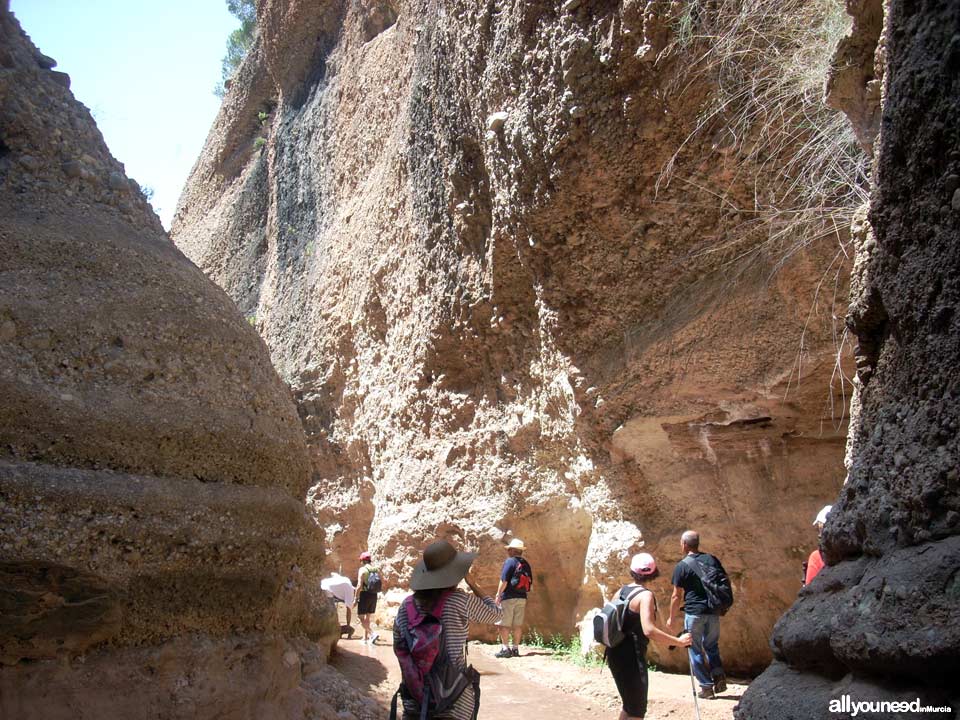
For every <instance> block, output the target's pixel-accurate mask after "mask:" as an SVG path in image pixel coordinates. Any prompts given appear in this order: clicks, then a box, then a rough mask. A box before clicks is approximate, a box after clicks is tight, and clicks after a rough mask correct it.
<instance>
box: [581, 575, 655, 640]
mask: <svg viewBox="0 0 960 720" xmlns="http://www.w3.org/2000/svg"><path fill="white" fill-rule="evenodd" d="M644 590H646V588H645V587H643V586H642V585H637V587H636V588H634V590H633V592H631V593H630V594H629V595H627V597H625V598H624V597H621V596H622V594H623V593H622V591H621V593H620V595H618V596H617V597H616V598H615V599H614V600H613V602H608V603H606V604H605V605H604V606H603V610H601V611H600V612H599V613H597V615H596V616H594V618H593V639H594V640H595V641H596V642H598V643H600V644H601V645H603V646H604V647H606V648H613V647H616V646H617V645H619V644H620V643H622V642H623V639H624V638H625V637H626V636H627V635H626V633H625V632H624V631H623V621H624V618H625V617H626V616H627V607H628V606H629V605H630V603H631V602H632V601H633V599H634V598H635V597H636V596H637V595H639V594H640V593H642V592H643V591H644Z"/></svg>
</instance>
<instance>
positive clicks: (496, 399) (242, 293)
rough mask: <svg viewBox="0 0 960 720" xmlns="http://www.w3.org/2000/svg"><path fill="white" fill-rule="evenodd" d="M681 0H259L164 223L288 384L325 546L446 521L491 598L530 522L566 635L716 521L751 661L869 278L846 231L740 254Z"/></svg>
mask: <svg viewBox="0 0 960 720" xmlns="http://www.w3.org/2000/svg"><path fill="white" fill-rule="evenodd" d="M680 5H682V4H676V3H674V4H671V3H658V2H646V3H645V2H623V3H577V2H567V3H553V2H551V3H544V2H529V1H528V0H523V1H520V0H517V1H516V2H503V3H499V4H498V5H497V6H496V8H494V7H493V6H492V5H490V4H489V3H481V2H466V1H463V2H453V3H430V2H421V1H416V0H412V1H410V2H393V1H392V0H370V1H366V0H365V1H364V2H356V3H346V2H328V3H322V4H320V5H319V6H317V5H316V4H310V3H303V2H295V1H293V0H270V1H269V2H264V3H261V4H260V6H259V7H258V24H259V26H260V29H261V32H260V37H259V40H258V41H257V44H256V45H255V46H254V48H253V50H252V51H251V53H250V55H249V56H248V58H247V60H246V62H245V63H244V65H243V67H242V68H241V69H240V71H239V73H238V75H237V77H236V78H235V80H234V82H233V84H232V87H231V90H230V93H229V95H228V96H227V98H226V100H225V103H224V106H223V109H222V111H221V113H220V116H219V117H218V119H217V121H216V123H215V125H214V128H213V129H212V131H211V134H210V136H209V138H208V142H207V145H206V147H205V149H204V151H203V155H202V156H201V158H200V159H199V161H198V163H197V165H196V167H195V168H194V171H193V174H192V177H191V179H190V181H189V182H188V185H187V187H186V188H185V190H184V194H183V196H182V197H181V200H180V204H179V208H178V212H177V216H176V218H175V220H174V227H173V232H172V235H173V237H174V239H175V241H176V243H177V244H178V246H179V247H180V248H182V249H183V250H184V252H186V253H187V254H188V256H190V257H191V258H192V259H193V260H194V261H195V262H197V264H198V265H199V266H200V267H201V268H202V269H203V270H204V271H205V272H207V273H208V274H209V275H210V276H211V277H213V278H214V279H215V280H216V282H217V283H218V284H220V285H221V286H222V287H223V288H225V289H226V290H227V291H228V292H229V293H230V294H231V296H232V297H233V298H234V299H235V300H236V302H237V303H238V305H239V306H240V307H241V310H242V311H243V312H244V313H245V314H246V315H247V317H248V318H250V319H251V321H252V322H254V323H255V325H256V327H257V328H258V329H259V330H260V332H261V333H262V334H263V336H264V338H265V339H266V341H267V343H268V345H269V347H270V350H271V353H272V357H273V360H274V363H275V364H276V365H277V367H278V368H279V370H280V372H281V374H282V375H283V376H284V377H285V379H287V380H288V381H289V382H290V383H291V385H292V386H293V388H294V390H295V393H296V396H297V401H298V409H299V413H300V419H301V422H302V423H303V426H304V428H305V429H306V431H307V434H308V438H309V444H310V449H311V453H312V458H313V483H314V485H313V487H312V489H311V491H310V492H311V494H312V495H311V497H312V498H313V501H312V504H313V507H314V509H315V511H316V514H317V516H318V517H319V518H320V521H321V523H322V524H323V525H324V526H325V527H326V529H327V531H328V536H329V537H331V538H332V539H331V553H332V554H331V557H330V558H329V560H330V561H331V562H332V563H334V565H336V564H343V566H344V570H345V571H348V572H352V571H353V569H354V568H355V564H356V560H355V558H356V555H357V553H358V552H359V551H360V550H361V549H364V548H365V547H370V548H371V549H372V550H373V551H374V553H375V554H376V555H377V556H378V557H380V558H382V559H383V561H384V565H385V568H386V570H387V575H388V583H391V584H393V585H395V586H396V585H400V584H402V583H403V581H404V580H405V578H406V577H407V576H408V574H409V572H410V570H411V567H412V563H413V560H414V559H415V557H416V555H417V553H418V552H419V549H420V548H421V547H422V545H423V544H425V543H426V542H427V541H428V540H430V539H432V538H433V537H434V536H436V535H440V536H444V537H449V538H451V539H453V540H456V541H458V542H460V543H462V544H464V545H467V546H470V547H472V548H473V549H477V550H480V551H481V553H482V557H481V560H480V561H479V562H478V566H477V567H478V571H479V575H480V579H481V580H482V581H483V582H484V584H486V586H487V587H490V588H491V589H492V586H494V585H495V582H496V574H497V572H498V569H499V565H500V563H501V561H502V559H503V557H504V553H503V550H502V547H501V545H502V543H503V542H504V541H505V540H506V539H509V537H514V536H516V537H521V538H522V539H524V540H525V541H526V543H527V545H528V547H529V548H530V549H529V550H528V552H527V555H528V557H529V558H530V560H531V562H532V564H533V567H534V571H535V575H536V584H537V590H536V592H535V593H534V594H533V595H532V596H531V604H530V606H529V608H528V612H529V617H530V619H531V621H532V623H533V624H534V625H536V626H538V627H539V629H540V630H541V632H545V633H548V634H549V633H550V632H564V633H568V634H570V633H573V632H574V622H575V621H576V619H577V618H578V616H579V613H580V612H582V611H583V610H584V609H586V608H589V607H591V606H593V605H595V604H597V603H598V602H600V600H601V597H602V596H603V595H609V594H611V593H612V592H613V590H614V589H615V588H616V587H617V586H618V585H619V584H620V582H621V581H622V580H624V571H625V564H626V559H627V557H628V556H629V554H631V553H632V552H635V551H636V550H637V549H638V548H639V547H640V546H641V544H645V547H646V548H647V549H649V550H651V551H652V552H654V553H655V554H656V555H657V557H658V560H659V561H660V563H661V564H662V565H663V566H664V570H665V573H664V574H665V575H666V576H667V578H668V577H669V571H670V569H671V568H672V563H673V561H676V560H678V559H679V550H680V549H679V535H680V532H681V531H682V530H683V529H685V528H686V527H688V526H693V527H696V528H697V529H699V530H700V531H701V532H702V535H703V538H704V543H705V549H707V550H709V551H711V552H715V553H717V554H718V555H720V556H721V557H722V559H723V561H724V565H725V566H726V567H727V569H728V570H730V571H731V572H732V574H733V575H734V579H735V584H736V587H737V593H738V598H739V600H738V605H737V607H736V609H735V610H734V611H733V612H732V613H731V614H730V615H729V616H728V617H727V618H726V619H725V630H724V638H725V639H724V652H725V657H726V658H727V660H728V661H729V662H730V665H731V667H732V668H733V669H736V670H741V671H749V670H758V669H759V668H761V667H762V666H764V665H765V664H766V663H767V662H768V660H769V657H770V655H769V649H768V644H767V638H768V633H769V629H770V627H771V626H772V624H773V622H774V619H775V618H776V617H777V616H778V615H779V614H780V613H781V612H782V611H783V609H784V608H786V607H787V606H788V605H789V604H790V602H792V600H793V598H794V597H795V593H796V591H797V589H798V587H799V566H800V563H801V562H802V560H803V559H805V557H806V555H807V554H808V553H809V550H810V548H811V546H812V545H813V544H814V543H815V536H814V533H813V531H812V530H811V528H810V522H811V521H812V519H813V516H814V515H815V514H816V511H817V509H818V508H819V507H820V506H821V505H823V504H824V501H825V499H826V498H830V497H833V496H834V495H835V494H836V492H837V490H838V488H839V487H840V485H841V483H842V480H843V476H844V469H843V466H842V456H843V441H844V437H845V433H846V421H845V418H846V414H845V405H846V397H845V395H844V394H843V393H844V388H843V385H842V383H839V382H838V383H833V384H831V376H832V375H833V374H834V371H835V369H836V362H837V357H838V355H839V357H840V358H841V364H842V365H843V366H844V367H845V368H846V369H848V370H849V367H847V366H849V365H850V362H849V358H848V356H847V352H846V351H845V350H843V349H841V350H840V351H839V353H838V348H837V347H836V346H835V344H834V335H833V333H834V328H833V327H832V321H831V317H832V316H833V315H837V314H840V315H842V313H841V312H839V308H842V307H844V306H845V304H846V298H845V295H844V290H843V288H844V287H845V282H846V274H847V270H846V268H845V266H844V264H843V262H842V255H841V254H839V253H838V251H837V244H836V243H837V238H829V239H827V240H823V241H821V242H819V243H814V244H813V245H811V246H809V247H807V248H805V249H802V250H800V251H798V252H796V253H794V254H791V255H790V257H789V259H787V260H786V261H785V262H784V263H783V267H782V269H780V270H779V272H774V268H775V266H778V265H779V261H780V260H781V259H782V258H781V257H779V256H776V257H771V256H769V255H763V254H756V255H755V254H748V256H749V257H750V258H754V259H756V262H738V261H737V260H736V258H737V256H738V254H739V252H740V251H741V250H742V249H743V248H742V246H739V245H737V243H736V242H733V243H732V244H727V243H726V241H727V240H728V239H732V238H735V237H738V235H737V233H738V232H739V231H740V229H741V228H742V226H743V225H744V224H749V222H750V219H751V218H750V216H749V213H747V212H746V210H745V209H746V208H748V207H751V206H752V202H753V193H754V191H755V187H754V184H753V182H752V181H749V182H748V181H744V182H739V181H738V180H737V178H739V177H741V173H743V177H744V178H746V177H748V176H749V175H750V173H749V172H746V171H745V169H744V167H743V163H744V162H746V161H745V160H744V158H743V157H742V156H741V154H740V153H739V151H738V150H737V149H736V148H735V147H734V146H732V145H731V144H730V143H729V142H726V141H724V140H723V139H722V138H721V139H718V138H716V137H713V136H712V135H711V134H710V133H702V134H698V133H694V132H693V131H694V128H695V125H696V123H697V117H698V115H699V113H700V109H701V107H703V103H705V102H708V98H709V93H710V92H712V91H711V89H710V86H709V83H708V82H707V81H705V80H704V79H703V78H704V77H705V76H704V75H697V76H696V77H697V78H698V79H697V80H696V81H695V82H693V83H692V86H691V83H690V77H689V76H688V71H689V66H688V65H686V64H684V62H683V60H682V58H680V57H679V56H678V54H677V53H673V52H671V51H670V50H669V48H670V44H671V42H672V40H673V33H674V30H675V28H676V26H677V23H678V22H679V21H678V18H677V17H675V16H674V15H673V13H675V12H677V10H678V7H679V6H680ZM261 114H262V115H261ZM261 117H262V118H265V120H263V122H261V121H260V119H259V118H261ZM685 141H686V142H685ZM681 147H682V148H683V150H682V151H681V152H680V153H679V154H678V155H677V156H676V158H673V156H674V154H675V153H676V151H677V149H678V148H681ZM671 158H673V162H672V164H671V163H670V161H671ZM668 164H671V165H672V167H673V176H672V177H673V180H672V181H671V182H667V179H666V177H665V176H664V175H663V170H664V168H665V167H666V166H667V165H668ZM753 170H756V168H753ZM717 193H720V194H722V195H723V197H724V198H725V200H724V202H723V203H719V204H718V203H717ZM841 239H842V238H841ZM738 242H739V241H738ZM724 248H726V249H724ZM837 257H839V258H840V260H841V261H840V262H835V261H836V259H837ZM838 268H839V270H838ZM824 278H826V280H824ZM818 288H819V289H820V291H818ZM824 288H829V291H823V289H824ZM846 389H849V388H846ZM667 578H664V580H662V581H660V585H659V586H658V587H659V588H660V589H661V590H663V591H664V593H665V592H666V588H667ZM666 601H667V598H666V595H665V594H664V596H663V597H661V604H662V605H663V604H664V603H666ZM678 657H679V656H678V655H676V656H673V657H666V656H665V657H662V658H659V659H658V662H660V663H662V664H664V665H666V666H671V665H674V664H676V662H677V661H678Z"/></svg>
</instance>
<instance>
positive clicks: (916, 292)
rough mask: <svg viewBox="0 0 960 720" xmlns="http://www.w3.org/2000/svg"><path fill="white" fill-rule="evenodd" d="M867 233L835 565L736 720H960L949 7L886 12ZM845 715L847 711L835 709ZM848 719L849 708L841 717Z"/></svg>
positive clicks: (959, 215)
mask: <svg viewBox="0 0 960 720" xmlns="http://www.w3.org/2000/svg"><path fill="white" fill-rule="evenodd" d="M885 27H886V30H885V33H884V35H885V46H884V48H883V52H882V53H878V56H885V58H886V69H885V90H884V93H883V107H882V113H881V119H880V135H879V140H878V144H877V157H876V167H875V188H874V191H873V197H872V201H871V206H870V213H869V226H864V227H863V228H861V230H860V232H859V233H858V239H857V247H856V253H857V254H856V266H855V271H854V280H853V285H852V298H851V306H850V314H849V316H848V324H849V325H850V327H851V329H852V330H853V332H854V333H856V336H857V339H858V349H857V361H858V376H859V381H860V382H859V389H858V397H857V402H856V403H855V414H854V417H853V419H852V421H851V433H850V440H849V448H848V452H849V465H850V475H849V478H848V480H847V482H846V483H845V485H844V487H843V489H842V491H841V492H840V498H839V501H838V502H837V504H836V505H835V506H834V509H833V512H832V513H831V515H830V517H829V520H828V522H827V525H826V528H825V530H824V548H825V553H826V556H827V560H828V562H829V564H830V566H829V567H827V568H825V569H824V570H823V571H822V572H821V573H820V575H819V576H818V577H817V578H816V579H815V580H814V582H813V583H812V584H811V585H810V586H809V588H807V589H805V590H804V591H803V592H802V593H801V595H800V598H799V599H798V601H797V602H796V603H795V604H794V605H793V607H791V608H790V610H789V611H788V612H787V613H786V614H785V615H784V617H783V618H782V619H781V620H780V621H779V622H778V623H777V626H776V631H775V633H774V636H773V640H772V645H773V652H774V656H775V661H774V663H773V664H772V665H771V666H770V668H769V669H768V670H767V671H766V672H764V673H763V675H761V676H760V677H759V678H758V679H757V680H756V681H755V682H754V684H753V685H751V687H750V689H749V690H748V691H747V693H746V695H745V696H744V698H743V701H742V703H741V704H740V707H739V711H738V713H737V717H739V718H748V719H749V720H760V719H762V718H771V719H773V718H776V719H777V720H789V719H791V718H797V719H799V718H804V719H807V718H830V717H836V716H837V714H836V713H835V712H831V709H830V705H831V703H832V702H835V703H837V706H838V707H842V706H843V705H842V703H844V702H845V701H844V696H849V697H850V701H852V702H870V703H877V702H880V701H888V702H897V703H901V702H902V703H904V704H905V707H907V708H909V709H901V710H900V711H897V710H896V709H895V712H899V714H892V713H891V711H890V710H889V708H883V707H880V706H877V705H874V706H873V709H872V710H870V711H867V712H862V713H860V714H859V715H858V717H870V718H881V717H882V718H887V717H928V716H932V715H927V714H925V713H924V711H922V710H918V709H917V707H916V705H914V703H916V704H917V705H919V706H922V707H927V706H935V707H944V706H949V707H952V709H953V710H952V713H943V714H940V715H936V716H937V717H954V716H955V715H956V711H957V708H958V707H960V694H958V691H957V683H956V681H955V677H956V672H957V670H958V668H960V636H958V632H960V631H958V627H960V623H958V621H960V585H958V573H960V514H958V513H960V483H958V458H960V456H958V451H960V442H958V434H957V428H958V422H960V417H958V416H960V410H958V404H957V397H958V393H960V372H958V370H957V365H958V359H960V324H958V319H957V314H956V309H957V304H958V301H960V285H958V279H957V267H958V265H960V242H958V240H960V133H958V128H960V86H958V84H957V77H958V71H960V35H958V34H957V32H958V28H960V6H958V5H957V4H956V3H950V2H933V3H920V4H918V3H909V2H902V1H900V0H892V1H891V2H889V3H887V4H886V19H885ZM849 707H850V706H849V705H847V708H849ZM848 714H849V710H848Z"/></svg>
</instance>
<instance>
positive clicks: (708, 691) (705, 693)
mask: <svg viewBox="0 0 960 720" xmlns="http://www.w3.org/2000/svg"><path fill="white" fill-rule="evenodd" d="M697 697H698V698H700V699H701V700H714V699H715V698H716V697H717V694H716V693H715V692H714V691H713V686H712V685H704V686H703V687H702V688H700V692H698V693H697Z"/></svg>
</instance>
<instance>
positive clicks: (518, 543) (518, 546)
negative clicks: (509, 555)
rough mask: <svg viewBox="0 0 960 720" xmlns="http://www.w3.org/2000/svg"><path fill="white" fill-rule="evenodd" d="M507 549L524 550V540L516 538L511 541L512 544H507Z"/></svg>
mask: <svg viewBox="0 0 960 720" xmlns="http://www.w3.org/2000/svg"><path fill="white" fill-rule="evenodd" d="M506 547H507V550H519V551H520V552H523V551H524V550H526V548H525V547H524V546H523V540H521V539H520V538H514V539H513V540H511V541H510V544H509V545H507V546H506Z"/></svg>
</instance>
